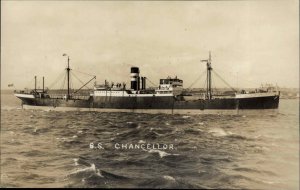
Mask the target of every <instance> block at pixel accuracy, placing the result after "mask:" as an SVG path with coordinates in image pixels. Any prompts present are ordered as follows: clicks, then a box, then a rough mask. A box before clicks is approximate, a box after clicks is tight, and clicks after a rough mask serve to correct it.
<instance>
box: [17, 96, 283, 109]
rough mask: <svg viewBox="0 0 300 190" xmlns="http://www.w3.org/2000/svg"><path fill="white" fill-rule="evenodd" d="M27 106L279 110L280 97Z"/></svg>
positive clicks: (29, 101)
mask: <svg viewBox="0 0 300 190" xmlns="http://www.w3.org/2000/svg"><path fill="white" fill-rule="evenodd" d="M19 98H20V99H21V100H22V104H23V105H31V106H50V107H75V108H105V109H172V110H173V109H191V110H206V109H221V110H222V109H224V110H228V109H229V110H234V109H277V108H278V105H279V96H278V95H274V96H264V97H251V98H240V99H238V98H226V99H211V100H201V99H199V100H192V101H180V100H177V99H175V98H174V97H167V96H166V97H157V96H153V97H108V96H107V97H90V98H89V99H87V100H65V99H54V98H23V97H19Z"/></svg>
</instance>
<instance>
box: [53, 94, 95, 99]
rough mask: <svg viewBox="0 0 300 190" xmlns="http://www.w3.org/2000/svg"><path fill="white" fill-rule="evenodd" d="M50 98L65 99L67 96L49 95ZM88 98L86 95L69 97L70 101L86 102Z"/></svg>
mask: <svg viewBox="0 0 300 190" xmlns="http://www.w3.org/2000/svg"><path fill="white" fill-rule="evenodd" d="M49 96H50V98H53V99H66V98H67V95H65V94H49ZM89 98H90V96H87V95H70V99H71V100H88V99H89Z"/></svg>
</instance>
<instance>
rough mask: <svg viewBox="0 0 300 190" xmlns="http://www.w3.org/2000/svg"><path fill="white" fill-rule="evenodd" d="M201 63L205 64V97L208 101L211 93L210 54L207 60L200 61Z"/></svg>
mask: <svg viewBox="0 0 300 190" xmlns="http://www.w3.org/2000/svg"><path fill="white" fill-rule="evenodd" d="M201 61H202V62H206V67H207V74H206V77H207V78H206V97H207V98H208V99H209V100H210V99H211V98H212V92H211V71H212V67H211V53H210V52H209V58H208V60H201Z"/></svg>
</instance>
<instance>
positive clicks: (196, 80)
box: [188, 71, 206, 89]
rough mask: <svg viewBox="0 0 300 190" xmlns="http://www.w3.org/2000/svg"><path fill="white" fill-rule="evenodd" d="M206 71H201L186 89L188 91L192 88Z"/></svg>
mask: <svg viewBox="0 0 300 190" xmlns="http://www.w3.org/2000/svg"><path fill="white" fill-rule="evenodd" d="M205 72H206V71H203V72H202V73H201V74H200V76H199V77H198V78H197V79H196V80H195V81H194V82H193V83H192V84H191V85H190V86H189V87H188V89H190V88H191V87H192V86H194V85H195V84H196V82H198V80H200V79H201V78H202V77H203V76H204V74H205Z"/></svg>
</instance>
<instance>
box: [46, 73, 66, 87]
mask: <svg viewBox="0 0 300 190" xmlns="http://www.w3.org/2000/svg"><path fill="white" fill-rule="evenodd" d="M64 74H65V71H63V72H61V73H60V74H59V76H58V77H57V78H56V79H55V81H54V82H53V83H51V85H49V87H48V89H51V88H52V87H53V86H54V85H55V84H56V83H57V82H58V80H60V79H61V78H62V77H63V75H64Z"/></svg>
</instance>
